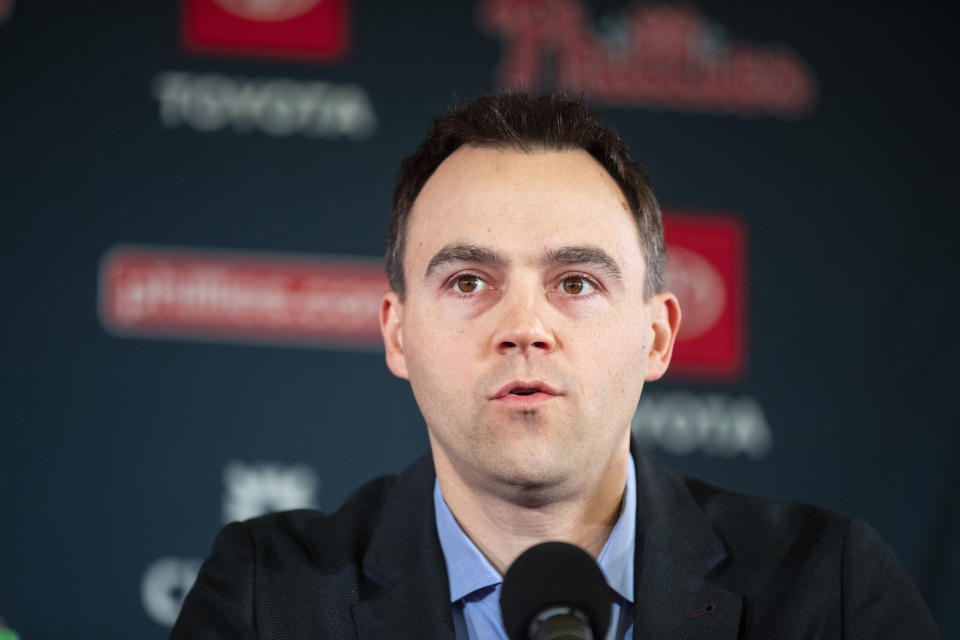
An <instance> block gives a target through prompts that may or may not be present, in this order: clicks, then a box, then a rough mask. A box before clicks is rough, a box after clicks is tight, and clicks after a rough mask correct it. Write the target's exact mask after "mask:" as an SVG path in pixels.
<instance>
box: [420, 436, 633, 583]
mask: <svg viewBox="0 0 960 640" xmlns="http://www.w3.org/2000/svg"><path fill="white" fill-rule="evenodd" d="M629 455H630V453H629V449H625V450H624V451H623V452H622V454H619V455H618V456H617V457H616V459H614V460H611V461H610V463H609V464H608V465H605V466H604V468H603V469H602V471H601V472H600V474H599V477H591V478H587V479H585V480H584V482H582V483H581V486H579V487H574V488H572V489H568V490H567V491H565V492H563V493H562V494H561V497H552V498H551V497H544V496H537V495H530V494H529V493H528V492H524V490H522V489H521V490H518V489H516V488H515V487H513V488H511V489H510V490H506V491H497V490H495V489H494V490H491V488H490V487H483V486H477V484H476V483H470V482H467V481H465V480H464V478H463V477H462V476H461V475H460V474H458V473H457V472H456V471H455V469H454V466H453V465H452V464H450V461H449V459H447V458H446V457H445V456H444V455H443V453H442V451H438V450H437V449H436V448H435V449H434V454H433V457H434V465H435V467H436V470H437V480H438V482H439V483H440V490H441V491H442V492H443V498H444V500H445V501H446V503H447V506H448V507H450V511H451V512H452V513H453V516H454V517H455V518H456V520H457V523H458V524H459V525H460V527H461V528H462V529H463V530H464V532H465V533H466V534H467V536H468V537H469V538H470V539H471V540H472V541H473V543H474V544H475V545H476V546H477V548H478V549H479V550H480V552H481V553H483V555H484V556H486V558H487V560H489V561H490V563H491V564H492V565H493V566H494V568H495V569H496V570H497V571H498V572H499V573H500V574H501V575H503V574H504V573H506V571H507V569H508V568H509V567H510V565H511V564H512V563H513V561H514V560H515V559H516V558H517V556H519V555H520V554H521V553H523V552H524V551H526V550H527V549H529V548H530V547H532V546H534V545H536V544H539V543H541V542H547V541H551V540H560V541H563V542H569V543H571V544H575V545H577V546H578V547H581V548H582V549H584V550H585V551H587V553H589V554H590V555H592V556H593V557H594V558H595V559H596V558H597V556H599V555H600V552H601V551H602V550H603V545H604V544H606V541H607V539H608V538H609V537H610V532H611V531H612V530H613V527H614V525H616V523H617V519H618V518H619V516H620V511H621V507H622V503H623V495H624V488H625V487H626V481H627V457H628V456H629Z"/></svg>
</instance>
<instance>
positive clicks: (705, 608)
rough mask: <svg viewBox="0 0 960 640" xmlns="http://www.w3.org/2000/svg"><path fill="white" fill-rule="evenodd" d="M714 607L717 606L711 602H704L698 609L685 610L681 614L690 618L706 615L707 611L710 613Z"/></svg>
mask: <svg viewBox="0 0 960 640" xmlns="http://www.w3.org/2000/svg"><path fill="white" fill-rule="evenodd" d="M716 608H717V605H715V604H713V603H710V604H705V605H703V606H702V607H700V608H699V609H694V610H693V611H687V612H686V613H685V614H683V615H685V616H686V617H688V618H690V619H691V620H692V619H693V618H699V617H700V616H705V615H707V614H708V613H712V612H713V610H714V609H716Z"/></svg>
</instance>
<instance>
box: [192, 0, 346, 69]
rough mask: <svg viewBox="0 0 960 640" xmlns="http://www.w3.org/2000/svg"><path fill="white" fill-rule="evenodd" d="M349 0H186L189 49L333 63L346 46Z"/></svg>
mask: <svg viewBox="0 0 960 640" xmlns="http://www.w3.org/2000/svg"><path fill="white" fill-rule="evenodd" d="M348 3H349V0H182V3H181V17H182V20H181V30H182V35H183V42H184V45H185V46H186V48H187V49H188V50H190V51H193V52H197V53H209V54H216V55H227V56H241V57H256V58H284V59H292V60H298V61H307V62H329V61H332V60H336V59H337V58H340V57H342V56H343V54H344V53H346V51H347V44H348V36H347V34H348Z"/></svg>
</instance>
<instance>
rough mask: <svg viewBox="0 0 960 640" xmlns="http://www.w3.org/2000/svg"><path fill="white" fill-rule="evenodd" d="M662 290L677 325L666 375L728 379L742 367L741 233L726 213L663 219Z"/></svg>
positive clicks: (743, 235)
mask: <svg viewBox="0 0 960 640" xmlns="http://www.w3.org/2000/svg"><path fill="white" fill-rule="evenodd" d="M663 225H664V236H665V239H666V244H667V284H666V288H667V290H668V291H672V292H673V293H674V294H676V296H677V298H678V299H679V300H680V309H681V312H682V321H681V323H680V334H679V335H678V336H677V344H676V346H675V347H674V352H673V361H672V362H671V364H670V374H672V375H675V376H681V377H693V378H709V379H732V378H736V377H738V376H739V375H740V374H741V373H742V371H743V368H744V366H745V365H746V318H745V310H746V271H745V267H744V264H745V261H746V258H745V256H746V253H745V252H746V233H745V232H744V229H743V225H742V223H741V222H740V221H739V220H737V219H736V218H734V217H732V216H727V215H713V214H711V215H702V214H692V213H679V212H673V213H668V214H665V215H664V220H663Z"/></svg>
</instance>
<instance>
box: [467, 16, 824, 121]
mask: <svg viewBox="0 0 960 640" xmlns="http://www.w3.org/2000/svg"><path fill="white" fill-rule="evenodd" d="M585 4H586V3H584V2H583V1H582V0H485V1H484V2H483V3H482V5H481V6H480V10H479V14H478V17H479V20H480V22H481V24H482V26H483V27H485V28H486V29H488V30H489V31H491V32H492V33H494V34H496V35H497V36H499V37H500V38H501V39H502V40H503V41H504V49H503V58H502V62H501V68H500V83H501V84H503V85H505V86H507V87H514V88H525V89H527V90H531V89H536V88H537V87H542V86H553V87H556V88H560V89H566V90H567V91H571V92H573V93H579V92H580V91H583V92H584V93H585V95H586V96H587V97H588V98H590V99H591V100H592V101H595V102H603V103H607V104H612V105H618V106H629V105H635V106H643V107H652V108H674V109H683V110H687V109H689V110H701V111H711V112H721V113H722V112H733V113H739V114H743V115H756V114H761V113H769V114H771V115H776V116H781V117H786V118H793V117H799V116H803V115H805V114H806V113H808V112H809V111H810V110H811V109H812V108H813V105H814V103H815V101H816V93H817V86H816V80H815V79H814V77H813V74H812V73H811V72H810V70H809V69H808V68H807V66H806V64H805V63H804V62H803V60H801V59H800V57H799V56H798V55H797V54H796V53H794V52H793V51H792V50H791V49H789V48H787V47H785V46H781V45H758V44H755V43H752V42H744V41H733V40H730V39H729V38H728V37H727V36H726V35H725V30H724V29H723V28H722V27H720V26H718V25H714V24H712V23H711V22H709V21H708V20H707V19H706V18H705V17H704V16H703V15H702V14H701V13H700V12H699V11H697V10H696V9H694V8H693V7H691V6H688V5H685V4H679V5H677V4H647V3H642V4H634V5H633V6H631V7H629V8H628V9H626V11H624V13H623V15H622V17H620V18H618V19H616V20H610V21H607V22H606V27H605V28H604V29H603V30H602V31H598V30H596V29H594V28H593V27H592V26H591V20H590V16H589V12H588V7H586V6H584V5H585Z"/></svg>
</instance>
